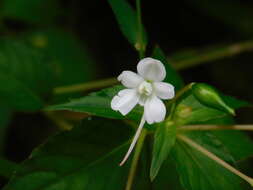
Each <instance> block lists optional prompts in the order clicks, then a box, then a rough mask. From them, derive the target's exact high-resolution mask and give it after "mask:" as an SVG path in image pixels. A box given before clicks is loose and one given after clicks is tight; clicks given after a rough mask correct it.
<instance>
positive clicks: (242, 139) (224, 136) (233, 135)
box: [212, 130, 253, 161]
mask: <svg viewBox="0 0 253 190" xmlns="http://www.w3.org/2000/svg"><path fill="white" fill-rule="evenodd" d="M212 133H213V134H214V135H215V136H216V137H217V138H218V139H219V140H220V141H221V142H222V143H223V144H224V145H225V146H226V148H227V149H228V150H229V151H230V153H231V154H232V155H233V157H234V158H235V160H236V161H241V160H244V159H246V158H249V157H250V156H252V155H253V141H252V139H251V138H250V137H249V136H248V135H247V134H246V133H244V132H241V131H228V130H226V131H213V132H212Z"/></svg>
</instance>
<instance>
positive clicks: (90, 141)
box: [4, 118, 130, 190]
mask: <svg viewBox="0 0 253 190" xmlns="http://www.w3.org/2000/svg"><path fill="white" fill-rule="evenodd" d="M119 126H120V127H119ZM129 134H130V131H129V127H127V126H124V124H123V123H121V122H118V121H115V120H114V121H111V120H105V119H97V118H90V119H86V120H84V121H83V122H82V124H81V125H80V126H77V127H75V128H74V129H73V130H72V131H68V132H62V133H60V134H58V135H56V136H55V137H53V138H50V139H49V140H48V141H47V143H45V144H44V145H42V146H40V147H38V148H37V149H35V150H34V151H33V153H32V155H31V156H30V158H29V159H28V160H26V161H25V162H24V163H23V164H22V169H20V170H18V171H17V173H16V174H15V175H14V177H13V178H12V179H11V181H10V182H9V184H8V185H7V186H6V187H5V188H4V189H5V190H8V189H15V190H19V189H20V190H21V189H26V190H34V189H43V190H52V189H74V190H83V189H96V190H99V189H101V190H105V189H123V188H124V186H125V184H126V179H127V174H128V164H129V162H128V163H127V164H126V165H124V166H123V167H119V165H118V164H119V163H120V161H121V159H122V157H123V156H124V153H125V151H126V150H127V148H128V145H129V144H128V143H127V144H124V145H122V146H119V145H120V144H123V143H124V142H125V141H126V140H127V139H128V138H129ZM108 138H109V139H113V140H109V139H108ZM115 147H117V148H115Z"/></svg>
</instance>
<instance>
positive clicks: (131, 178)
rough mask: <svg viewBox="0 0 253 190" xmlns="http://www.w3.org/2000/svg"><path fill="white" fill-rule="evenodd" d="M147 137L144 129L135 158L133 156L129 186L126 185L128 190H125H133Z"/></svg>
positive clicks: (128, 180)
mask: <svg viewBox="0 0 253 190" xmlns="http://www.w3.org/2000/svg"><path fill="white" fill-rule="evenodd" d="M146 135H147V130H146V129H143V130H142V132H141V135H140V137H139V139H138V142H137V145H136V148H135V151H134V156H133V160H132V163H131V167H130V171H129V174H128V179H127V184H126V189H125V190H131V188H132V185H133V181H134V176H135V173H136V169H137V165H138V161H139V158H140V154H141V150H142V147H143V144H144V141H145V138H146Z"/></svg>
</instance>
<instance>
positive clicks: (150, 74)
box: [137, 57, 166, 82]
mask: <svg viewBox="0 0 253 190" xmlns="http://www.w3.org/2000/svg"><path fill="white" fill-rule="evenodd" d="M137 71H138V73H139V74H140V75H141V76H142V77H143V78H144V79H146V80H151V81H156V82H160V81H162V80H163V79H165V76H166V70H165V67H164V65H163V64H162V63H161V62H160V61H159V60H156V59H153V58H149V57H148V58H144V59H142V60H141V61H140V62H139V63H138V65H137Z"/></svg>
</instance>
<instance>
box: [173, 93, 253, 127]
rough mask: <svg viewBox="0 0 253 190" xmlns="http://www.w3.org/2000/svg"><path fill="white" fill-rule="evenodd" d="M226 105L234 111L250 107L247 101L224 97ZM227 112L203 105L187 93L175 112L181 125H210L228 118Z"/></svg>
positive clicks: (176, 118)
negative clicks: (211, 122) (216, 120)
mask: <svg viewBox="0 0 253 190" xmlns="http://www.w3.org/2000/svg"><path fill="white" fill-rule="evenodd" d="M222 98H223V99H224V101H225V102H226V104H227V105H228V106H230V107H232V108H234V109H238V108H241V107H245V106H248V105H249V104H248V103H247V102H245V101H241V100H237V99H235V98H233V97H229V96H224V95H222ZM227 116H228V114H227V113H226V112H223V111H220V110H218V109H215V108H211V107H208V106H206V105H203V104H201V103H200V102H199V101H198V100H197V99H196V98H195V97H194V96H193V94H192V92H191V90H190V91H189V92H187V93H186V94H185V95H184V96H183V97H182V98H181V99H180V100H179V102H178V104H177V107H176V111H175V116H174V117H175V118H174V119H175V120H176V121H177V122H179V123H180V124H182V125H183V124H208V121H212V120H214V119H222V118H225V117H227Z"/></svg>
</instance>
